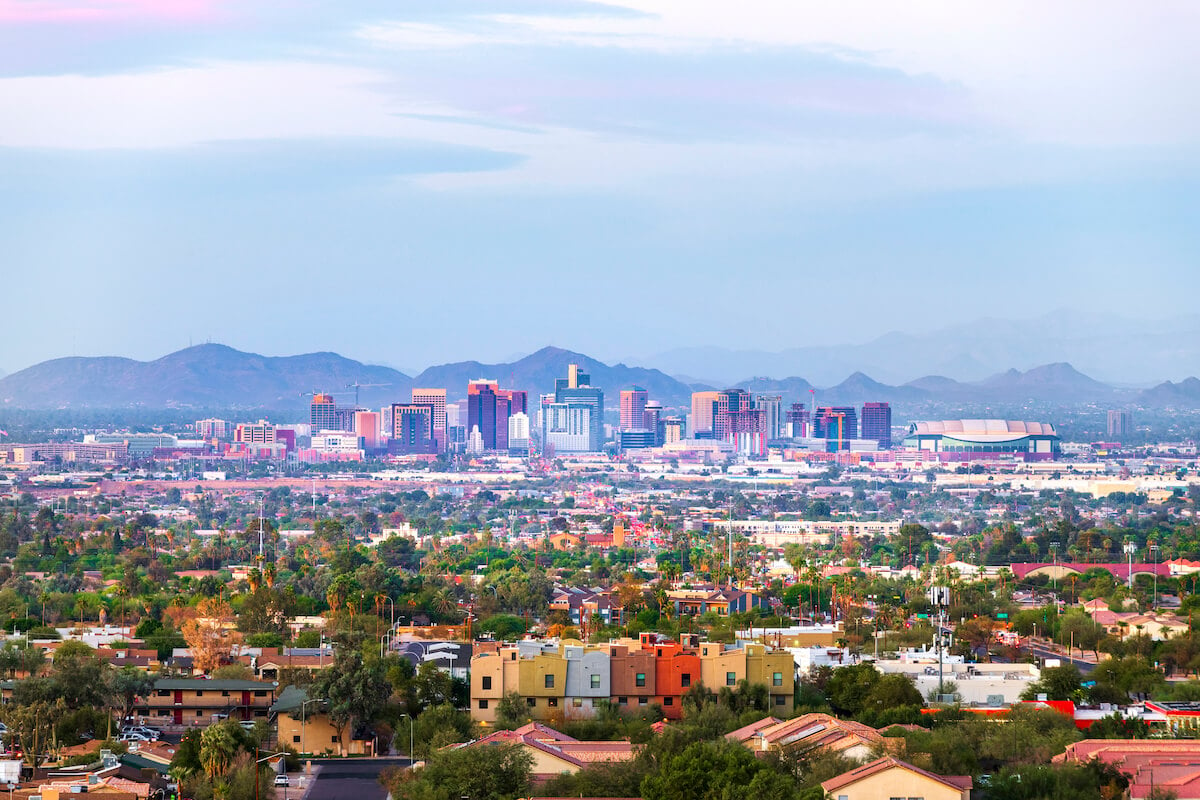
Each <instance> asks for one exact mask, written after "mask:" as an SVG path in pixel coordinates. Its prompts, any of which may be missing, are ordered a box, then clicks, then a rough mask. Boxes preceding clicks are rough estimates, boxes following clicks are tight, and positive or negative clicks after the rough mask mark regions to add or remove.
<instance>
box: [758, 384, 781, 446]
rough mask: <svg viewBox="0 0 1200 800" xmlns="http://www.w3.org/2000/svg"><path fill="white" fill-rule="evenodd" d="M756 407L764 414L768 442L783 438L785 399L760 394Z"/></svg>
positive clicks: (773, 395)
mask: <svg viewBox="0 0 1200 800" xmlns="http://www.w3.org/2000/svg"><path fill="white" fill-rule="evenodd" d="M754 407H755V408H757V409H758V410H760V411H762V412H763V417H764V424H765V425H766V433H767V440H768V441H770V440H771V439H782V438H783V398H782V397H781V396H779V395H777V394H760V395H757V396H756V397H755V398H754Z"/></svg>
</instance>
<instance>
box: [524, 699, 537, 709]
mask: <svg viewBox="0 0 1200 800" xmlns="http://www.w3.org/2000/svg"><path fill="white" fill-rule="evenodd" d="M525 705H527V706H529V707H530V708H533V707H534V706H536V705H537V698H536V697H526V698H525Z"/></svg>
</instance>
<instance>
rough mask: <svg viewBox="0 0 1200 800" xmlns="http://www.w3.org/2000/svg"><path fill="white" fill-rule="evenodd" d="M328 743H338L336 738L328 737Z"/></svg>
mask: <svg viewBox="0 0 1200 800" xmlns="http://www.w3.org/2000/svg"><path fill="white" fill-rule="evenodd" d="M329 743H330V744H337V743H338V740H337V737H336V736H330V737H329Z"/></svg>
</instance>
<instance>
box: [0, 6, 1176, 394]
mask: <svg viewBox="0 0 1200 800" xmlns="http://www.w3.org/2000/svg"><path fill="white" fill-rule="evenodd" d="M1197 29H1200V5H1198V4H1196V3H1193V2H1190V1H1188V2H1172V0H1163V2H1157V3H1154V4H1150V5H1146V4H1140V5H1139V4H1131V3H1127V2H1106V1H1105V0H1087V1H1086V2H1074V1H1073V0H1060V2H1056V3H1050V4H1047V3H1044V2H1023V1H1022V0H1014V1H1013V2H1007V3H985V2H962V0H945V1H944V2H943V1H940V0H938V1H933V0H931V1H929V2H922V1H921V0H914V2H907V3H893V2H884V1H883V0H879V1H878V2H859V1H858V0H842V1H841V2H837V3H828V2H800V1H799V0H770V1H768V0H739V2H737V3H730V2H728V0H721V1H720V2H718V0H673V1H672V2H667V1H666V0H616V1H615V2H606V3H591V2H584V1H583V0H562V1H561V2H556V1H555V0H523V1H522V0H514V1H510V0H391V1H390V2H370V1H367V0H364V1H362V2H355V0H286V1H285V0H0V264H2V265H3V269H2V271H0V277H2V283H0V287H2V289H0V298H2V299H0V305H2V306H3V308H4V322H5V324H4V327H3V329H0V369H4V370H7V371H10V372H11V371H14V370H16V369H19V368H22V367H25V366H28V365H30V364H33V363H36V362H39V361H42V360H45V359H49V358H55V357H60V356H69V355H123V356H130V357H134V358H139V359H150V358H156V357H159V356H161V355H164V354H166V353H168V352H171V351H173V350H177V349H180V348H182V347H186V346H188V344H190V343H201V342H204V341H215V342H221V343H225V344H229V345H231V346H233V347H237V348H239V349H242V350H249V351H254V352H260V353H264V354H269V355H285V354H292V353H301V352H310V351H316V350H333V351H337V352H339V353H342V354H343V355H347V356H350V357H353V358H358V359H361V360H364V361H370V362H373V363H384V364H389V365H392V366H397V367H402V368H409V369H419V368H421V367H424V366H428V365H430V364H436V363H441V362H445V361H453V360H466V359H477V360H480V361H485V362H486V361H495V360H501V359H505V358H509V357H512V356H515V355H519V354H523V353H528V352H531V351H533V350H536V349H538V348H540V347H542V346H544V345H547V344H554V345H558V346H563V347H569V348H571V349H574V350H579V351H582V352H585V353H588V354H589V355H592V356H594V357H597V358H601V359H605V360H615V359H626V360H630V361H637V360H643V361H645V362H647V363H649V362H650V361H652V360H653V356H654V354H657V353H662V352H664V351H670V350H673V349H675V348H682V347H695V346H705V345H719V346H725V347H729V348H732V349H743V348H754V349H759V350H783V349H787V348H794V347H803V346H806V345H813V344H832V343H838V342H857V341H866V340H868V339H870V338H872V337H874V336H877V335H879V334H882V333H885V332H888V331H894V330H901V331H908V332H925V331H929V330H935V329H937V328H939V327H941V326H944V325H950V324H954V323H960V322H966V321H970V320H972V319H977V318H982V317H1005V318H1018V319H1020V318H1032V317H1035V316H1038V315H1042V314H1046V313H1048V312H1052V311H1054V310H1056V309H1067V310H1079V311H1091V312H1094V311H1108V312H1119V313H1122V314H1125V315H1127V316H1134V317H1141V318H1151V317H1154V316H1158V315H1174V314H1183V313H1186V312H1190V311H1192V310H1193V308H1194V298H1195V297H1196V296H1197V291H1198V290H1200V268H1198V258H1197V257H1198V256H1200V225H1198V224H1197V223H1198V222H1200V220H1198V219H1197V217H1198V216H1200V212H1197V209H1198V208H1200V203H1197V199H1198V191H1197V190H1198V188H1200V170H1198V166H1200V103H1196V102H1194V97H1195V87H1196V86H1197V85H1198V84H1200V58H1197V57H1196V55H1195V31H1196V30H1197Z"/></svg>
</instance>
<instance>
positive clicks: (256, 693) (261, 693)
mask: <svg viewBox="0 0 1200 800" xmlns="http://www.w3.org/2000/svg"><path fill="white" fill-rule="evenodd" d="M254 696H255V697H266V696H267V690H266V689H255V690H254Z"/></svg>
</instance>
